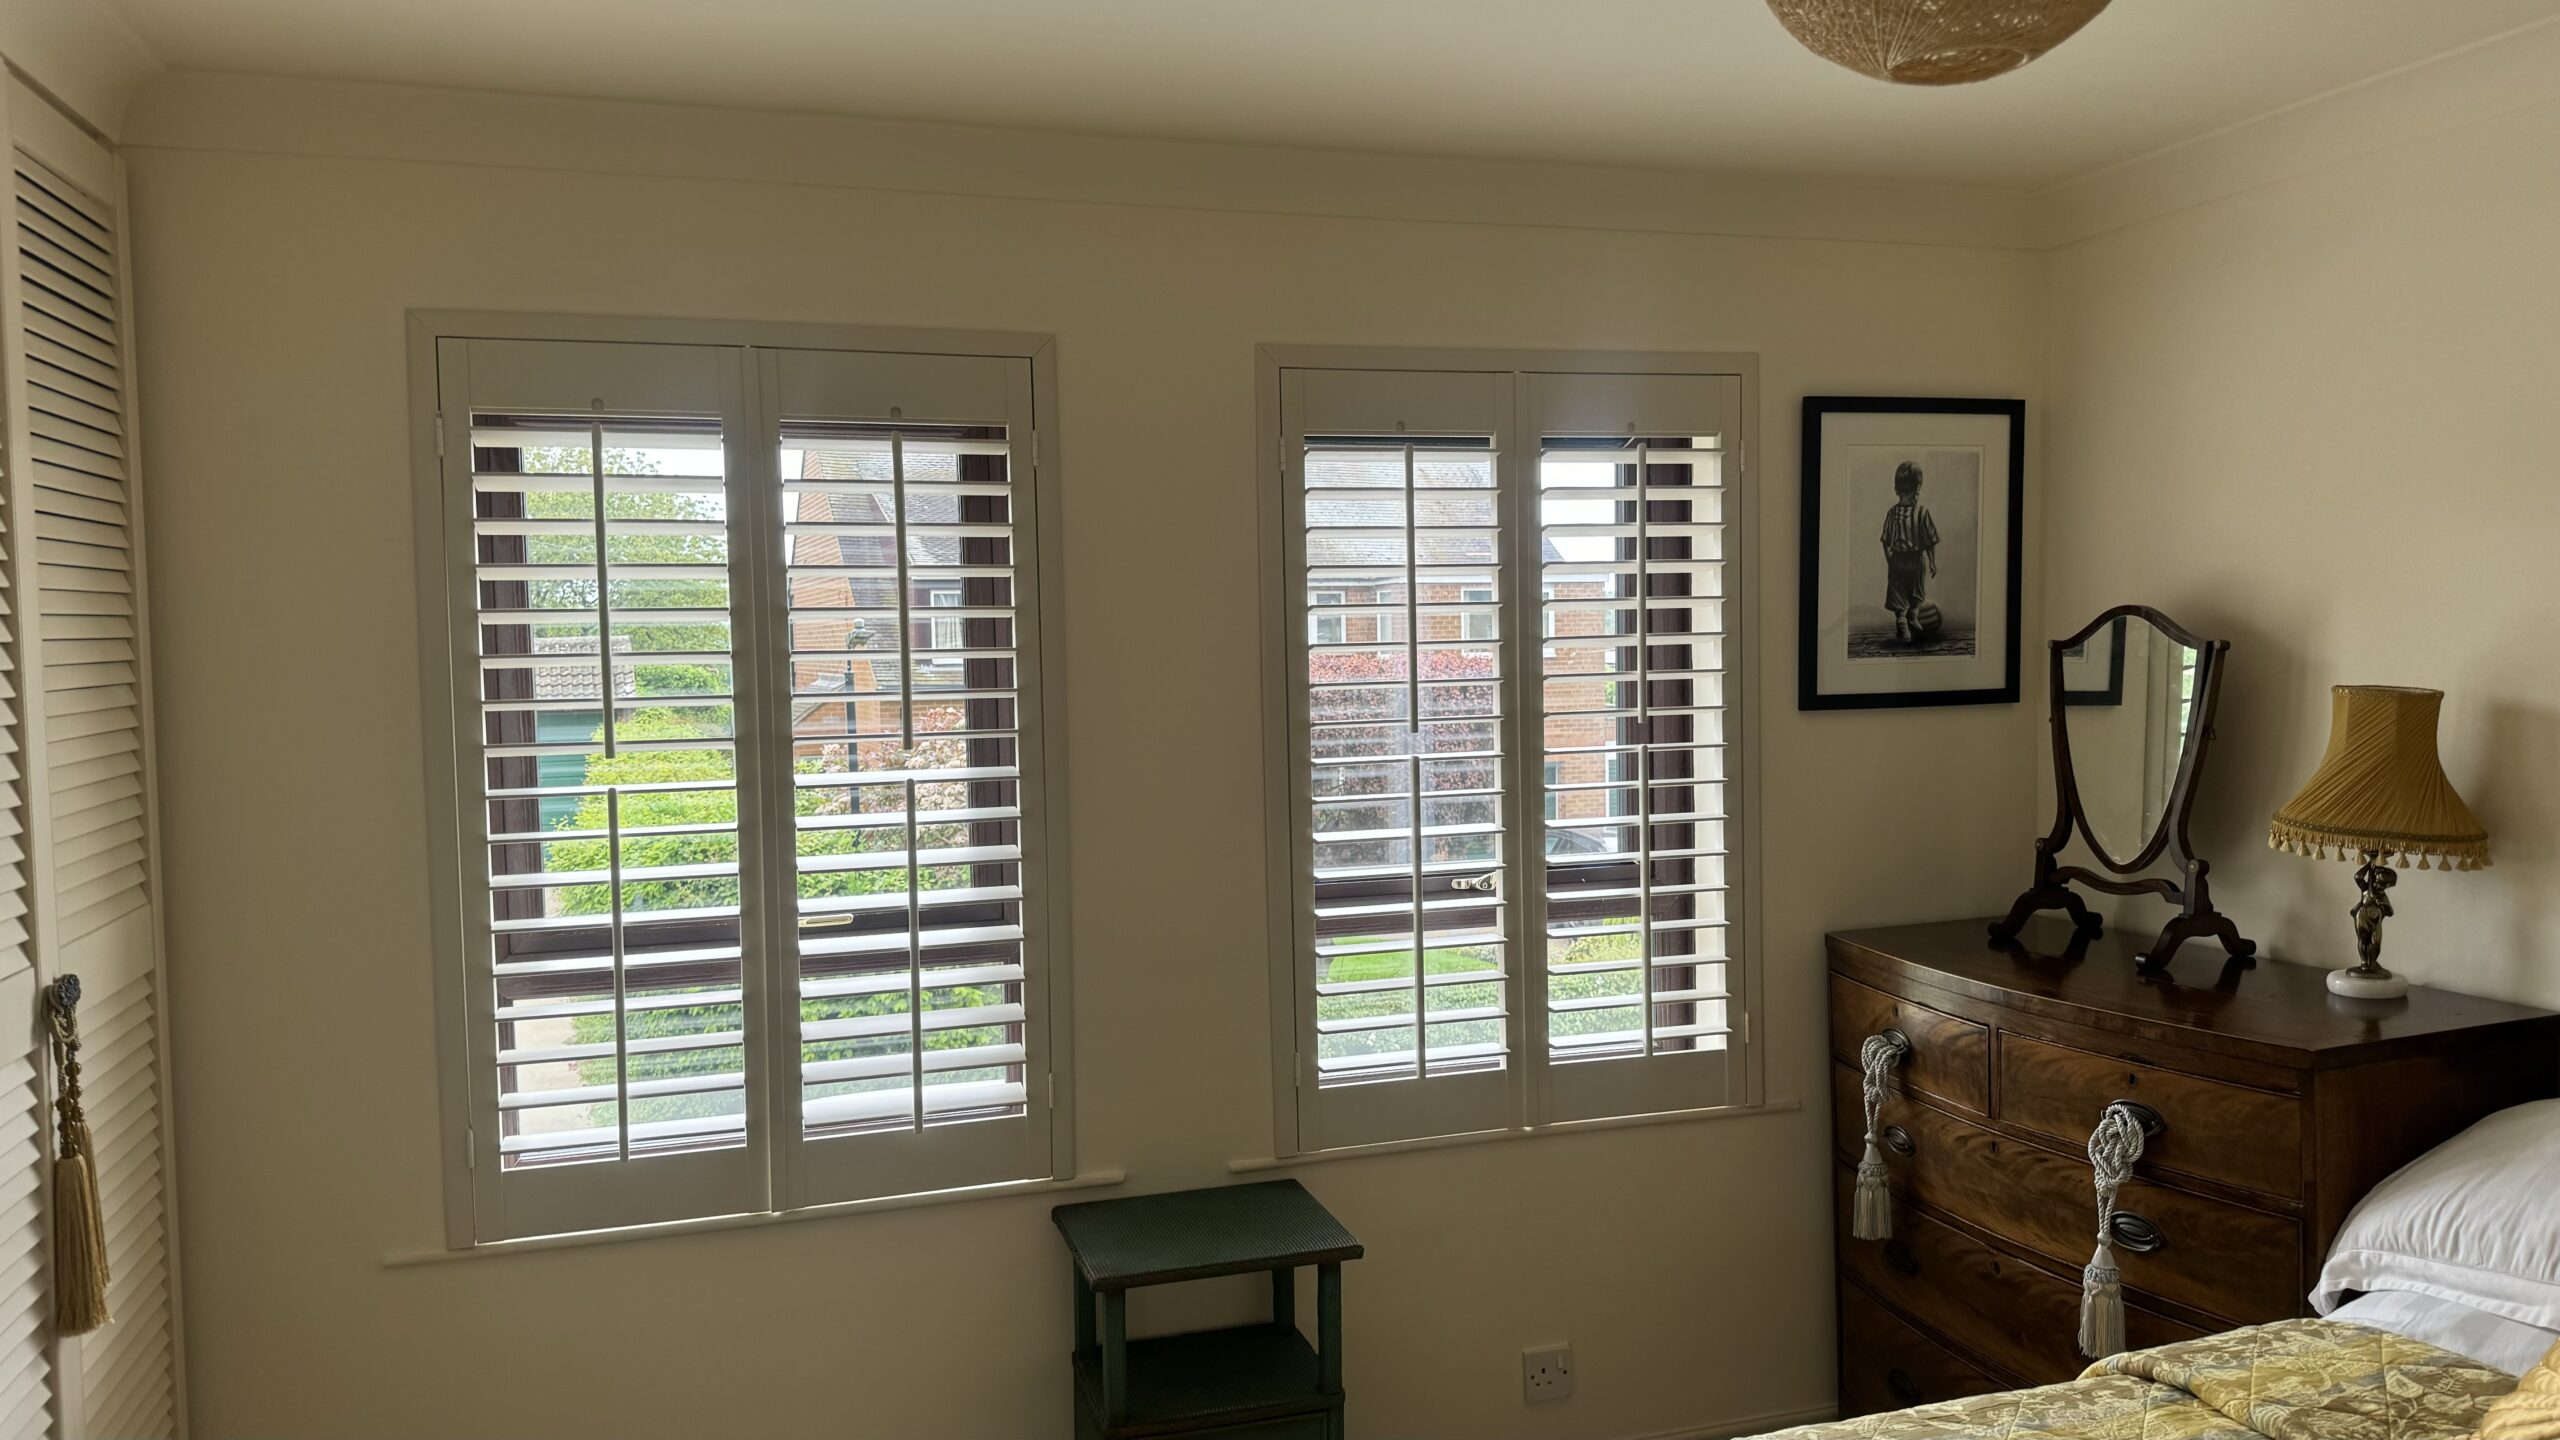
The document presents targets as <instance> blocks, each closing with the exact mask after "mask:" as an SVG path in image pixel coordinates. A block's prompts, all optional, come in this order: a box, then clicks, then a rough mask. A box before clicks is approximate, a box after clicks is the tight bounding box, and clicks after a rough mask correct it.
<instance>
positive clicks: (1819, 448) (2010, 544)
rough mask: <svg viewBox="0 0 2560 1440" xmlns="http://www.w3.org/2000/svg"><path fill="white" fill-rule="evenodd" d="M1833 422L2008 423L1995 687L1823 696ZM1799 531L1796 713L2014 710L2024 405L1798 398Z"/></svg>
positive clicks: (2022, 575) (2021, 581) (2022, 585)
mask: <svg viewBox="0 0 2560 1440" xmlns="http://www.w3.org/2000/svg"><path fill="white" fill-rule="evenodd" d="M1834 415H1986V416H1994V417H2003V418H2005V419H2006V420H2007V422H2008V427H2007V428H2008V446H2009V465H2008V471H2009V474H2008V481H2009V483H2008V504H2009V523H2008V526H2007V531H2008V534H2007V540H2006V545H2005V547H2004V548H2005V551H2006V553H2005V555H2004V556H2003V557H2002V558H2003V561H2004V564H2005V567H2006V570H2007V573H2006V575H2005V576H2004V577H2003V580H2004V584H2005V589H2006V592H2007V597H2008V604H2007V614H2006V617H2005V623H2004V624H2003V625H2002V626H2001V634H2000V637H1999V643H2000V645H2001V647H2002V655H2001V663H2000V672H2001V677H2002V678H2001V682H2000V683H1999V684H1998V685H1988V686H1982V687H1979V688H1972V689H1957V690H1899V691H1880V692H1872V693H1843V692H1825V691H1824V690H1823V689H1822V679H1821V670H1820V658H1821V652H1820V648H1819V642H1820V634H1821V628H1822V627H1821V623H1820V618H1819V617H1820V612H1821V604H1822V555H1823V550H1824V546H1823V538H1824V537H1823V533H1822V502H1823V495H1824V485H1825V483H1826V477H1825V476H1824V474H1823V466H1822V457H1823V426H1824V424H1825V422H1826V421H1827V420H1828V419H1829V418H1830V417H1831V416H1834ZM1800 443H1801V451H1802V457H1801V458H1802V474H1803V480H1802V487H1801V488H1802V496H1801V499H1802V510H1801V516H1802V524H1801V527H1800V535H1799V544H1800V547H1801V549H1800V555H1799V563H1798V567H1797V574H1796V708H1797V709H1798V710H1882V709H1916V708H1923V707H1931V706H1946V705H2015V704H2017V703H2018V694H2019V688H2018V680H2019V658H2020V657H2019V653H2018V636H2019V622H2020V608H2021V606H2022V605H2023V603H2024V600H2025V590H2026V570H2025V563H2026V495H2027V458H2026V457H2027V402H2026V401H2024V400H2001V399H1965V398H1953V397H1945V396H1877V395H1807V396H1806V397H1804V426H1803V432H1802V435H1801V442H1800Z"/></svg>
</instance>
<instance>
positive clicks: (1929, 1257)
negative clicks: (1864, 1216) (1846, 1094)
mask: <svg viewBox="0 0 2560 1440" xmlns="http://www.w3.org/2000/svg"><path fill="white" fill-rule="evenodd" d="M1836 1174H1837V1178H1838V1185H1837V1187H1836V1189H1837V1197H1838V1210H1839V1230H1838V1232H1837V1233H1838V1236H1839V1241H1838V1243H1839V1254H1840V1270H1841V1273H1843V1274H1845V1275H1847V1276H1848V1277H1849V1278H1851V1279H1853V1280H1855V1281H1857V1282H1858V1283H1859V1284H1861V1285H1863V1286H1865V1287H1866V1288H1867V1289H1869V1290H1871V1291H1873V1292H1874V1293H1875V1294H1876V1295H1878V1296H1880V1297H1882V1298H1883V1299H1884V1300H1886V1301H1888V1302H1889V1303H1891V1304H1892V1305H1893V1306H1894V1307H1896V1308H1898V1309H1900V1310H1901V1311H1902V1312H1903V1313H1904V1314H1906V1315H1909V1316H1911V1317H1913V1318H1914V1319H1917V1320H1918V1321H1920V1322H1921V1323H1922V1324H1924V1325H1927V1326H1928V1327H1930V1328H1931V1329H1933V1330H1936V1331H1937V1332H1938V1333H1939V1334H1941V1335H1944V1336H1945V1337H1946V1338H1947V1339H1949V1340H1952V1341H1954V1342H1955V1343H1956V1344H1958V1345H1961V1346H1963V1347H1964V1348H1965V1349H1966V1350H1967V1351H1969V1352H1971V1353H1972V1354H1975V1355H1979V1356H1981V1357H1982V1358H1983V1359H1985V1360H1988V1361H1990V1362H1991V1363H1992V1364H1993V1365H1996V1366H1998V1367H1999V1368H2001V1369H2002V1370H2005V1371H2007V1372H2008V1373H2009V1374H2010V1375H2012V1376H2014V1377H2016V1378H2017V1379H2018V1380H2019V1381H2021V1382H2022V1383H2025V1384H2028V1385H2050V1384H2053V1383H2055V1382H2056V1381H2061V1380H2069V1379H2072V1378H2073V1377H2075V1376H2077V1375H2078V1374H2079V1373H2080V1372H2081V1371H2083V1370H2085V1369H2087V1368H2089V1362H2088V1360H2087V1358H2086V1357H2084V1356H2082V1355H2081V1353H2080V1344H2079V1341H2080V1286H2079V1284H2078V1282H2076V1281H2072V1280H2065V1279H2062V1278H2061V1277H2059V1276H2056V1275H2053V1274H2050V1273H2048V1272H2046V1271H2043V1270H2039V1269H2037V1268H2036V1267H2035V1266H2033V1265H2030V1264H2028V1263H2027V1262H2025V1261H2023V1260H2020V1259H2018V1258H2017V1257H2015V1256H2012V1255H2004V1254H2002V1253H2000V1252H1999V1251H1997V1250H1994V1249H1992V1248H1991V1247H1990V1246H1988V1245H1985V1244H1983V1243H1982V1242H1981V1241H1979V1240H1977V1239H1975V1238H1973V1237H1972V1236H1970V1235H1967V1234H1966V1233H1964V1232H1963V1231H1961V1230H1958V1229H1957V1228H1956V1227H1954V1226H1952V1225H1948V1224H1945V1223H1944V1222H1941V1221H1938V1220H1934V1219H1931V1218H1930V1217H1929V1216H1926V1215H1923V1214H1921V1213H1920V1212H1919V1211H1918V1210H1915V1209H1913V1208H1912V1206H1911V1202H1910V1201H1909V1200H1907V1199H1904V1198H1903V1197H1901V1196H1898V1195H1897V1196H1895V1197H1894V1202H1893V1238H1892V1239H1890V1240H1886V1241H1883V1242H1881V1243H1879V1242H1877V1241H1874V1240H1858V1239H1854V1238H1852V1237H1851V1236H1850V1234H1849V1197H1850V1193H1851V1190H1852V1187H1853V1186H1854V1185H1855V1184H1856V1172H1854V1171H1853V1170H1851V1169H1849V1168H1847V1167H1845V1166H1844V1167H1841V1168H1840V1169H1839V1170H1838V1171H1837V1172H1836ZM2203 1333H2204V1332H2202V1331H2200V1330H2197V1329H2195V1328H2193V1327H2191V1326H2187V1325H2181V1324H2179V1323H2178V1322H2177V1321H2175V1320H2170V1319H2167V1318H2165V1317H2163V1316H2159V1315H2154V1314H2152V1313H2151V1312H2150V1311H2148V1310H2145V1309H2143V1308H2141V1307H2140V1306H2137V1305H2128V1306H2126V1307H2125V1338H2126V1339H2127V1341H2129V1342H2130V1344H2131V1346H2132V1348H2133V1349H2136V1350H2147V1349H2149V1348H2151V1347H2152V1346H2154V1345H2166V1344H2168V1343H2169V1342H2170V1341H2172V1340H2192V1339H2194V1338H2195V1337H2196V1336H2198V1335H2201V1334H2203Z"/></svg>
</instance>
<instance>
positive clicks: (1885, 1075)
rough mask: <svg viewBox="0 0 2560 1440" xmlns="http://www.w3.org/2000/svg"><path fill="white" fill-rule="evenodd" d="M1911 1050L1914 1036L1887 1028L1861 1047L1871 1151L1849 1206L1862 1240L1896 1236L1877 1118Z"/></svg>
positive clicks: (1862, 1163) (1861, 1163)
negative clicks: (1900, 1066) (1879, 1141)
mask: <svg viewBox="0 0 2560 1440" xmlns="http://www.w3.org/2000/svg"><path fill="white" fill-rule="evenodd" d="M1910 1053H1911V1037H1909V1036H1907V1035H1905V1034H1903V1033H1902V1032H1901V1031H1899V1030H1886V1031H1883V1032H1881V1033H1879V1034H1875V1035H1870V1036H1868V1037H1867V1043H1866V1044H1864V1045H1861V1046H1859V1047H1858V1069H1859V1070H1860V1071H1861V1072H1863V1078H1862V1079H1861V1081H1860V1083H1859V1089H1860V1092H1861V1095H1862V1097H1863V1098H1864V1099H1865V1101H1866V1105H1867V1152H1866V1154H1864V1155H1863V1156H1860V1157H1859V1159H1858V1188H1857V1191H1856V1198H1855V1199H1854V1201H1853V1202H1852V1203H1851V1205H1850V1207H1849V1233H1850V1235H1851V1236H1853V1237H1855V1238H1857V1239H1860V1240H1890V1239H1892V1238H1893V1195H1892V1193H1891V1192H1890V1191H1889V1190H1888V1189H1887V1188H1886V1179H1887V1177H1886V1173H1885V1168H1884V1151H1883V1150H1881V1149H1879V1148H1878V1147H1877V1145H1876V1135H1877V1130H1876V1120H1877V1117H1878V1116H1880V1115H1881V1114H1882V1113H1883V1111H1884V1091H1885V1087H1886V1086H1887V1085H1889V1084H1891V1083H1893V1072H1894V1069H1895V1067H1897V1066H1899V1065H1900V1064H1901V1063H1902V1061H1903V1058H1904V1057H1905V1056H1908V1055H1909V1054H1910Z"/></svg>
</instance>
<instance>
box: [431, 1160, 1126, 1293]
mask: <svg viewBox="0 0 2560 1440" xmlns="http://www.w3.org/2000/svg"><path fill="white" fill-rule="evenodd" d="M1128 1179H1129V1177H1128V1175H1127V1174H1126V1173H1124V1172H1122V1171H1118V1170H1088V1171H1086V1172H1084V1173H1083V1174H1081V1175H1071V1176H1068V1177H1067V1178H1065V1179H1063V1180H1008V1181H1004V1182H1003V1183H1001V1184H995V1185H973V1186H971V1187H969V1188H967V1189H965V1190H934V1191H929V1192H927V1193H925V1194H922V1195H884V1196H881V1197H880V1198H879V1199H876V1200H847V1201H843V1202H841V1203H838V1204H834V1205H812V1206H810V1207H808V1208H807V1209H804V1210H759V1211H754V1212H751V1213H749V1214H744V1215H706V1216H703V1217H702V1218H700V1219H696V1220H668V1221H664V1222H661V1223H659V1224H656V1225H631V1226H626V1227H624V1228H623V1229H619V1230H582V1231H578V1232H576V1233H574V1234H569V1235H535V1236H530V1237H528V1238H526V1239H522V1240H493V1241H490V1242H489V1243H487V1244H483V1245H472V1246H467V1247H465V1248H463V1249H460V1250H394V1251H391V1252H390V1253H388V1254H386V1255H384V1256H383V1257H382V1266H383V1268H384V1269H386V1270H400V1269H405V1268H407V1267H409V1266H412V1265H441V1264H443V1263H444V1262H446V1261H448V1260H487V1259H493V1258H496V1257H499V1256H505V1255H529V1254H532V1253H534V1252H536V1251H541V1250H569V1249H576V1248H581V1247H584V1246H588V1245H619V1244H621V1243H623V1242H624V1241H626V1240H654V1239H656V1238H657V1237H659V1236H661V1235H699V1234H705V1233H708V1232H711V1231H715V1230H755V1229H762V1228H763V1227H765V1226H769V1225H795V1224H798V1223H799V1222H801V1221H804V1220H830V1219H834V1218H837V1217H839V1216H845V1215H868V1214H871V1213H873V1212H876V1211H881V1210H912V1209H916V1208H918V1207H920V1206H925V1205H958V1204H962V1203H965V1202H967V1201H971V1200H997V1199H1004V1198H1007V1197H1011V1196H1016V1195H1048V1194H1052V1193H1055V1192H1057V1191H1061V1190H1092V1189H1097V1188H1099V1187H1102V1186H1106V1185H1120V1184H1125V1183H1127V1181H1128Z"/></svg>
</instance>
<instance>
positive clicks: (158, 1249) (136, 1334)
mask: <svg viewBox="0 0 2560 1440" xmlns="http://www.w3.org/2000/svg"><path fill="white" fill-rule="evenodd" d="M84 983H86V982H85V977H84ZM159 1010H160V1005H159V987H158V985H157V984H156V977H154V976H153V975H151V974H150V973H149V972H147V971H146V972H144V973H143V974H140V975H137V976H135V977H133V978H132V979H131V980H129V981H127V982H126V983H125V984H123V985H120V986H118V987H116V988H115V989H114V990H111V991H108V992H107V993H104V994H100V993H98V992H97V991H95V990H91V991H90V992H88V993H87V994H86V995H85V996H83V998H82V999H81V1002H80V1029H81V1039H82V1042H83V1045H82V1051H81V1063H82V1069H83V1073H82V1076H81V1079H82V1084H83V1090H84V1092H85V1095H84V1102H85V1108H86V1110H87V1112H88V1116H89V1131H90V1134H91V1135H92V1136H94V1137H95V1138H96V1140H97V1145H98V1153H97V1162H96V1163H97V1177H98V1197H99V1203H100V1206H101V1208H102V1209H103V1210H104V1211H105V1213H106V1217H107V1273H108V1275H109V1277H110V1282H109V1284H108V1287H107V1310H108V1313H109V1314H111V1315H113V1316H114V1317H115V1323H114V1324H112V1325H109V1326H107V1327H106V1328H105V1329H103V1330H98V1331H95V1332H93V1333H91V1334H88V1335H85V1336H82V1337H81V1339H80V1342H79V1343H80V1347H81V1348H80V1398H81V1408H82V1410H83V1412H84V1413H85V1414H86V1416H87V1420H88V1425H87V1428H86V1430H85V1432H84V1433H86V1434H87V1435H89V1436H91V1437H93V1440H110V1437H112V1440H127V1437H141V1436H151V1435H167V1434H170V1433H172V1431H173V1429H174V1428H175V1424H176V1416H175V1414H174V1413H173V1409H172V1407H173V1405H174V1403H175V1390H174V1378H175V1377H174V1376H173V1374H172V1371H171V1365H172V1349H171V1347H172V1340H173V1337H172V1334H171V1329H170V1323H169V1320H170V1303H171V1297H170V1293H169V1253H168V1250H169V1247H168V1218H169V1217H168V1214H167V1211H166V1207H165V1204H164V1195H165V1191H164V1188H163V1186H162V1183H161V1181H162V1175H161V1166H162V1164H163V1163H164V1159H165V1151H164V1148H163V1144H162V1141H163V1138H164V1137H163V1136H162V1134H161V1128H160V1066H159V1055H158V1051H159V1046H158V1043H157V1036H158V1034H159V1029H160V1014H159Z"/></svg>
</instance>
